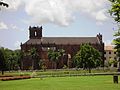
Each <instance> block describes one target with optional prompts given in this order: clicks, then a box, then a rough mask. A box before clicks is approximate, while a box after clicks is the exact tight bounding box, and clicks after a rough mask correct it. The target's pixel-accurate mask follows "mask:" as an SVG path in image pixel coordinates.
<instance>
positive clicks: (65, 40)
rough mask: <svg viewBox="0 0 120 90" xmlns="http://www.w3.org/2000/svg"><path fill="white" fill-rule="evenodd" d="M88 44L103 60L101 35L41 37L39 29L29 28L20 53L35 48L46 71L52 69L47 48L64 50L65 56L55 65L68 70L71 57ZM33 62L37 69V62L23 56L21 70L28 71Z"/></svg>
mask: <svg viewBox="0 0 120 90" xmlns="http://www.w3.org/2000/svg"><path fill="white" fill-rule="evenodd" d="M84 43H89V44H90V45H92V46H93V47H94V48H96V49H97V50H99V51H100V52H101V54H102V60H104V43H103V41H102V35H101V34H98V35H97V36H96V37H43V36H42V26H41V27H31V26H30V27H29V40H28V41H26V42H25V43H23V44H22V43H21V51H22V52H24V53H26V52H29V50H30V49H31V48H36V50H37V53H38V55H39V59H40V60H42V61H43V62H44V65H45V66H46V67H47V68H48V69H52V68H54V67H53V65H52V64H53V62H52V61H51V60H49V58H48V54H47V53H48V48H50V49H54V50H59V49H63V50H65V54H64V56H63V57H62V58H60V60H59V62H58V63H57V68H63V66H64V65H66V66H68V67H69V68H72V67H73V61H72V58H73V56H74V55H75V54H76V53H77V52H78V51H79V50H80V45H81V44H84ZM32 61H34V69H38V68H39V65H38V61H35V60H32V59H31V58H30V56H24V57H23V59H22V60H21V69H29V68H30V67H31V66H32Z"/></svg>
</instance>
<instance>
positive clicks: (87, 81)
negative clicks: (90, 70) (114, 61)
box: [0, 76, 120, 90]
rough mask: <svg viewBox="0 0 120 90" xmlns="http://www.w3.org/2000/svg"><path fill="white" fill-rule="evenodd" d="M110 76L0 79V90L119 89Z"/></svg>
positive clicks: (119, 85)
mask: <svg viewBox="0 0 120 90" xmlns="http://www.w3.org/2000/svg"><path fill="white" fill-rule="evenodd" d="M112 79H113V77H112V76H79V77H51V78H43V79H42V80H41V79H40V78H32V79H27V80H14V81H0V90H120V76H119V84H114V83H113V80H112Z"/></svg>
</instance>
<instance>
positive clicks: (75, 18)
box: [0, 0, 117, 50]
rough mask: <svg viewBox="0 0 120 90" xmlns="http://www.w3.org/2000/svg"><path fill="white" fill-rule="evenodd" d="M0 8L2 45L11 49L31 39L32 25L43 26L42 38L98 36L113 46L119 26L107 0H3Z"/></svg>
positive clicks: (0, 38)
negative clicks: (5, 4) (4, 5)
mask: <svg viewBox="0 0 120 90" xmlns="http://www.w3.org/2000/svg"><path fill="white" fill-rule="evenodd" d="M3 1H4V2H6V3H8V4H9V7H8V8H6V7H3V6H0V46H3V47H5V48H9V49H12V50H15V49H20V44H21V43H24V42H26V41H27V40H28V39H29V32H28V28H29V26H42V27H43V37H96V35H97V34H99V33H101V34H102V35H103V41H104V43H105V45H110V44H111V42H112V40H113V39H114V38H115V37H113V34H114V32H115V31H116V30H117V26H116V23H115V22H114V20H113V18H112V17H111V16H110V15H109V13H108V10H109V9H110V7H111V6H110V3H109V1H108V0H3Z"/></svg>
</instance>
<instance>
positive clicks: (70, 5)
mask: <svg viewBox="0 0 120 90" xmlns="http://www.w3.org/2000/svg"><path fill="white" fill-rule="evenodd" d="M106 4H108V2H107V0H99V1H98V0H32V1H28V0H26V1H25V10H26V12H27V14H28V15H30V16H31V17H32V20H31V21H32V22H34V23H39V24H43V23H56V24H59V25H64V26H67V25H69V24H70V23H71V22H72V21H73V20H74V17H75V16H74V13H83V14H86V15H87V16H88V17H92V18H94V19H95V20H96V21H101V22H103V21H105V20H106V19H107V16H106V15H105V8H106V7H105V6H106Z"/></svg>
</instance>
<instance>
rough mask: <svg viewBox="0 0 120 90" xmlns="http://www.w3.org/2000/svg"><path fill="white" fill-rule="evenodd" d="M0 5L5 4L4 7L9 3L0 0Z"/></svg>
mask: <svg viewBox="0 0 120 90" xmlns="http://www.w3.org/2000/svg"><path fill="white" fill-rule="evenodd" d="M0 6H5V7H8V6H9V5H8V4H7V3H5V2H3V1H0Z"/></svg>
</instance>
